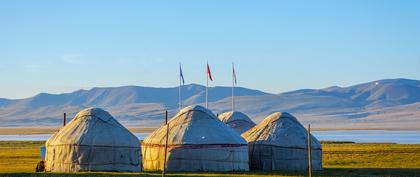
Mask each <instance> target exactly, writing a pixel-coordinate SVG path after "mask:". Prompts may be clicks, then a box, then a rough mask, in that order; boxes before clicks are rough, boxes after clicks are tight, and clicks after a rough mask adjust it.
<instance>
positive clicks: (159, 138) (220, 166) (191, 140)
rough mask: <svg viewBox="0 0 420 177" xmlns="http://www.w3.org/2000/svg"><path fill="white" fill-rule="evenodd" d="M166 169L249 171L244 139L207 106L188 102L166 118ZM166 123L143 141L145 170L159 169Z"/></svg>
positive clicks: (162, 154) (162, 161)
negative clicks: (176, 112) (167, 132)
mask: <svg viewBox="0 0 420 177" xmlns="http://www.w3.org/2000/svg"><path fill="white" fill-rule="evenodd" d="M168 125H169V136H168V154H167V171H172V172H174V171H248V170H249V163H248V162H249V159H248V146H247V142H246V141H245V140H244V139H243V138H242V137H241V136H240V135H239V134H238V133H236V132H234V131H233V130H232V129H231V128H229V127H228V126H226V125H225V124H224V123H223V122H222V121H220V120H219V119H217V118H216V116H215V115H214V114H213V113H212V112H211V111H210V110H208V109H206V108H204V107H202V106H189V107H186V108H184V109H182V110H181V111H180V112H178V114H176V115H175V116H174V118H172V119H171V120H170V121H169V122H168ZM166 130H167V126H165V125H164V126H162V127H160V128H158V129H157V130H155V131H154V132H153V133H151V134H150V135H149V136H148V137H146V138H145V139H144V140H143V142H142V154H143V167H144V169H145V170H162V169H163V164H164V153H165V141H166Z"/></svg>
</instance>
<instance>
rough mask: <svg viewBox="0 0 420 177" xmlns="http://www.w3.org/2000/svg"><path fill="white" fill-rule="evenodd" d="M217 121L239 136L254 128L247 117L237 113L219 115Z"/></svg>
mask: <svg viewBox="0 0 420 177" xmlns="http://www.w3.org/2000/svg"><path fill="white" fill-rule="evenodd" d="M219 119H220V120H221V121H222V122H224V123H225V124H227V125H228V126H229V127H230V128H232V129H233V130H235V131H236V132H237V133H239V134H242V133H244V132H246V131H247V130H249V129H251V128H252V127H254V126H255V123H254V122H253V121H252V120H251V119H250V118H249V117H248V116H247V115H245V114H244V113H242V112H237V111H234V112H232V111H231V112H225V113H223V114H220V115H219Z"/></svg>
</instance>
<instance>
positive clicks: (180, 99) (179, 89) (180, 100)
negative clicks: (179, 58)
mask: <svg viewBox="0 0 420 177" xmlns="http://www.w3.org/2000/svg"><path fill="white" fill-rule="evenodd" d="M181 79H182V78H181V63H179V88H178V96H179V110H181V109H182V98H181Z"/></svg>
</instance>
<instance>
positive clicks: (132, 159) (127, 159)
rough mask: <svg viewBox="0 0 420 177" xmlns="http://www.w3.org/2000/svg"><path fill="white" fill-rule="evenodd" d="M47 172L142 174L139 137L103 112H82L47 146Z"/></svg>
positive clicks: (95, 110)
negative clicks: (137, 172) (140, 172)
mask: <svg viewBox="0 0 420 177" xmlns="http://www.w3.org/2000/svg"><path fill="white" fill-rule="evenodd" d="M45 146H46V149H47V152H46V159H45V162H46V164H45V167H46V171H51V172H79V171H124V172H136V171H141V170H142V166H141V151H140V149H141V148H140V142H139V140H138V139H137V137H136V136H134V135H133V134H132V133H131V132H130V131H128V130H127V129H126V128H125V127H124V126H122V125H121V124H120V123H119V122H118V121H117V120H115V119H114V118H113V117H112V116H111V115H110V114H109V113H108V112H106V111H104V110H102V109H99V108H88V109H84V110H82V111H80V112H79V113H78V114H77V115H76V116H75V117H74V118H73V120H71V121H70V122H69V123H68V124H67V125H66V126H64V127H63V128H61V129H60V130H59V131H58V132H57V133H55V134H54V135H52V136H51V137H50V138H49V139H48V140H47V142H46V145H45Z"/></svg>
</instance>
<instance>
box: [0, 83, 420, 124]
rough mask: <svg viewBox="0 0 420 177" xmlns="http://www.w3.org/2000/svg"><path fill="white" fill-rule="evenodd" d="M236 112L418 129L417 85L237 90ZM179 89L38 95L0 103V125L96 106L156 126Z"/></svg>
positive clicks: (192, 96) (217, 93)
mask: <svg viewBox="0 0 420 177" xmlns="http://www.w3.org/2000/svg"><path fill="white" fill-rule="evenodd" d="M182 93H183V102H184V105H191V104H202V103H203V102H204V100H205V87H204V86H201V85H197V84H190V85H185V86H183V92H182ZM235 95H236V97H235V98H236V107H237V110H238V111H242V112H244V113H246V114H248V115H249V116H251V117H252V118H253V119H254V121H256V122H258V121H260V120H261V119H262V118H264V117H265V116H267V115H268V114H270V113H271V112H275V111H287V112H291V113H293V114H295V115H297V116H298V118H299V119H300V120H301V121H303V123H305V124H306V123H309V122H310V123H312V124H313V125H314V126H315V127H318V128H361V129H363V128H386V129H419V128H417V127H418V126H416V125H418V124H419V123H420V81H417V80H409V79H386V80H379V81H373V82H368V83H363V84H358V85H354V86H350V87H337V86H333V87H328V88H325V89H302V90H296V91H291V92H285V93H280V94H270V93H265V92H262V91H258V90H252V89H248V88H242V87H238V88H236V90H235ZM209 101H210V103H209V105H210V108H211V109H212V110H213V111H214V112H215V113H220V112H224V111H229V110H230V109H231V88H230V87H212V88H209ZM177 104H178V87H171V88H153V87H139V86H122V87H108V88H92V89H90V90H78V91H75V92H71V93H63V94H47V93H41V94H38V95H36V96H34V97H30V98H26V99H15V100H13V99H4V98H0V121H1V122H2V123H1V124H0V125H1V126H2V127H5V126H57V125H60V124H61V119H62V113H63V112H68V113H69V114H70V116H73V115H74V113H76V112H77V111H79V110H80V109H82V108H85V107H90V106H98V107H102V108H105V109H107V110H108V111H110V112H111V113H112V114H113V115H114V116H115V117H117V119H118V120H119V121H121V122H122V123H123V124H125V125H127V126H144V127H147V126H158V125H159V124H160V123H161V121H162V119H161V118H162V112H163V111H164V110H165V109H168V110H169V112H170V115H173V114H174V113H175V112H176V111H177V108H178V105H177Z"/></svg>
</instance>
